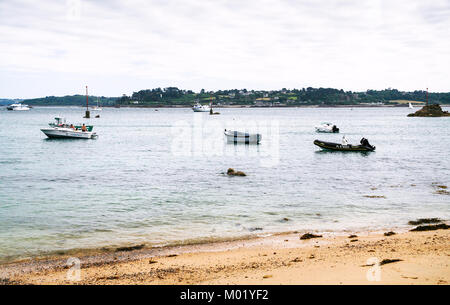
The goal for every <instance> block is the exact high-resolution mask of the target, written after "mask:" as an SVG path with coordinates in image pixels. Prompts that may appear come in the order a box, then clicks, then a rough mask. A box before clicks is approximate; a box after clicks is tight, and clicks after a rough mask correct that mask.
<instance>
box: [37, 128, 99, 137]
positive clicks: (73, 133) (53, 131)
mask: <svg viewBox="0 0 450 305" xmlns="http://www.w3.org/2000/svg"><path fill="white" fill-rule="evenodd" d="M41 131H42V132H43V133H44V134H45V135H46V136H47V137H49V138H70V139H93V138H96V137H97V134H96V133H95V132H91V131H82V130H76V129H72V128H66V127H51V128H43V129H41Z"/></svg>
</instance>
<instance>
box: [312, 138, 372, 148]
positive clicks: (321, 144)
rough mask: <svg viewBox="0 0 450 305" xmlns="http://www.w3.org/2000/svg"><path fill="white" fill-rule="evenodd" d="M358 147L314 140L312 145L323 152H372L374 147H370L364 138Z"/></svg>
mask: <svg viewBox="0 0 450 305" xmlns="http://www.w3.org/2000/svg"><path fill="white" fill-rule="evenodd" d="M360 143H361V144H360V145H352V144H339V143H332V142H325V141H321V140H315V141H314V144H315V145H317V146H319V147H320V148H322V149H324V150H335V151H374V150H375V146H372V145H370V143H369V141H368V140H367V139H366V138H362V139H361V141H360Z"/></svg>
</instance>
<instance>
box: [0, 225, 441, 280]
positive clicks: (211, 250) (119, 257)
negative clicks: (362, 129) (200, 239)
mask: <svg viewBox="0 0 450 305" xmlns="http://www.w3.org/2000/svg"><path fill="white" fill-rule="evenodd" d="M357 235H358V237H355V238H349V237H348V236H333V235H329V236H327V235H324V236H323V237H322V238H315V239H309V240H300V238H299V237H300V234H295V233H289V234H281V235H277V236H271V237H264V238H256V239H252V240H241V241H233V242H221V243H213V244H205V245H196V246H182V247H172V248H170V247H169V248H164V249H141V250H135V251H127V252H124V251H122V252H112V253H103V254H101V253H100V254H97V255H92V254H90V255H86V256H79V257H80V260H81V270H80V280H79V281H71V280H68V279H67V274H68V272H69V273H70V270H71V269H68V267H64V265H65V263H66V261H67V257H64V258H61V257H59V258H53V259H51V258H47V259H40V260H37V259H34V260H29V261H23V262H17V263H10V264H4V265H1V266H0V283H3V284H445V285H447V284H449V283H450V266H449V265H450V243H449V241H450V231H449V230H437V231H427V232H406V233H400V234H395V235H392V236H384V235H383V234H382V233H379V232H378V233H359V234H357ZM385 259H399V260H401V261H398V262H393V263H388V264H384V265H382V266H379V267H378V266H372V267H371V266H367V264H368V261H369V264H372V263H373V262H374V261H382V260H385ZM70 274H72V275H75V276H76V273H70ZM377 276H379V277H377ZM377 279H379V281H377Z"/></svg>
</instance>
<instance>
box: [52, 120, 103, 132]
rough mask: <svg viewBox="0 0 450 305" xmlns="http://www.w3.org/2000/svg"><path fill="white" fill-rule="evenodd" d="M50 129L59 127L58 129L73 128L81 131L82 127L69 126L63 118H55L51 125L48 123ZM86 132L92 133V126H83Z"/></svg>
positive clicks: (76, 125)
mask: <svg viewBox="0 0 450 305" xmlns="http://www.w3.org/2000/svg"><path fill="white" fill-rule="evenodd" d="M48 125H49V126H50V127H60V128H75V129H79V130H81V128H82V127H83V125H82V124H81V123H79V124H75V125H74V124H69V123H67V122H66V118H63V117H55V120H54V121H53V122H51V123H48ZM85 126H86V131H92V129H94V126H92V125H85Z"/></svg>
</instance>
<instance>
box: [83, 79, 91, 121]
mask: <svg viewBox="0 0 450 305" xmlns="http://www.w3.org/2000/svg"><path fill="white" fill-rule="evenodd" d="M84 117H85V118H87V119H89V118H90V117H91V115H90V113H89V95H88V86H86V115H85V116H84Z"/></svg>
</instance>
